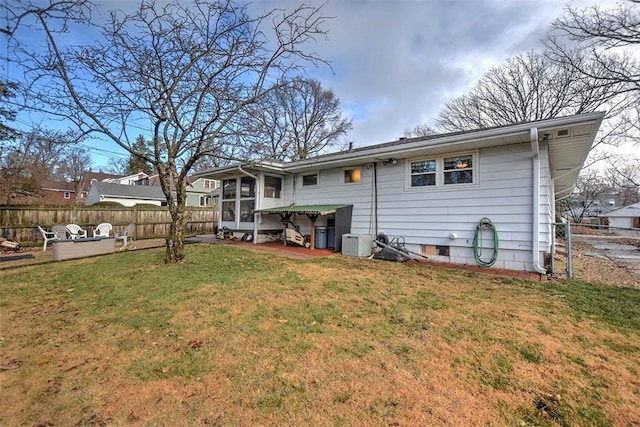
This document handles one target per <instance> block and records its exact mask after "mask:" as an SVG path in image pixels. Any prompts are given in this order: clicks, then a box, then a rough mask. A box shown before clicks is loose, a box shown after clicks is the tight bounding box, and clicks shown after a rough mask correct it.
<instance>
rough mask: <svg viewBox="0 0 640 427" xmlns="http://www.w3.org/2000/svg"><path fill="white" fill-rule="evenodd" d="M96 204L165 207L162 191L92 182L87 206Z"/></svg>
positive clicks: (151, 188)
mask: <svg viewBox="0 0 640 427" xmlns="http://www.w3.org/2000/svg"><path fill="white" fill-rule="evenodd" d="M98 202H117V203H120V204H121V205H124V206H134V205H137V204H141V203H145V204H151V205H156V206H166V205H167V199H166V197H165V196H164V194H163V193H162V189H161V188H160V187H157V186H148V185H122V184H114V183H112V182H103V181H94V182H93V183H92V184H91V187H90V188H89V193H88V194H87V200H86V204H87V205H93V204H95V203H98Z"/></svg>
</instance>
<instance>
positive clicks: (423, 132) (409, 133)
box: [404, 124, 437, 138]
mask: <svg viewBox="0 0 640 427" xmlns="http://www.w3.org/2000/svg"><path fill="white" fill-rule="evenodd" d="M436 133H437V132H436V130H435V129H434V128H432V127H431V126H429V125H427V124H421V125H415V126H414V127H413V128H411V129H405V130H404V136H405V137H407V138H414V137H419V136H431V135H435V134H436Z"/></svg>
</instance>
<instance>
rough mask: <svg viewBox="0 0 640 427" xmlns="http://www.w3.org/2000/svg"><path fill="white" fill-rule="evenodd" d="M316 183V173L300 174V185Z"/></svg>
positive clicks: (305, 185)
mask: <svg viewBox="0 0 640 427" xmlns="http://www.w3.org/2000/svg"><path fill="white" fill-rule="evenodd" d="M311 185H318V173H317V172H316V173H312V174H307V175H302V186H303V187H307V186H311Z"/></svg>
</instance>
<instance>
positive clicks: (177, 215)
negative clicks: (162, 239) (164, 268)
mask: <svg viewBox="0 0 640 427" xmlns="http://www.w3.org/2000/svg"><path fill="white" fill-rule="evenodd" d="M169 211H170V212H171V224H170V225H169V235H168V236H167V239H166V243H167V250H166V252H165V256H164V263H165V264H173V263H178V262H182V261H184V258H185V253H184V238H185V232H184V230H185V227H186V225H187V220H188V212H187V211H186V207H185V206H173V207H169Z"/></svg>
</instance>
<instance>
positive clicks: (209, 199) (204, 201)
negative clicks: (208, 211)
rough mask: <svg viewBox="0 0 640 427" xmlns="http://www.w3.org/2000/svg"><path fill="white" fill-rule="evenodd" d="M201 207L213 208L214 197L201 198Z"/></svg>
mask: <svg viewBox="0 0 640 427" xmlns="http://www.w3.org/2000/svg"><path fill="white" fill-rule="evenodd" d="M200 206H202V207H205V206H213V197H211V196H200Z"/></svg>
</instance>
